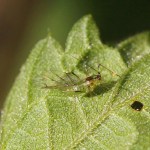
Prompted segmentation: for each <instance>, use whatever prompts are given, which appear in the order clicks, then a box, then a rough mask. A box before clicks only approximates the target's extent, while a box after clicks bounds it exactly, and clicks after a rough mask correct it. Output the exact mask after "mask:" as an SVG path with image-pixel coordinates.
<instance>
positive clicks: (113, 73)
mask: <svg viewBox="0 0 150 150" xmlns="http://www.w3.org/2000/svg"><path fill="white" fill-rule="evenodd" d="M100 66H102V67H103V68H105V69H106V70H108V71H110V72H111V73H112V75H113V76H115V75H116V76H118V77H120V78H121V76H120V75H118V74H117V73H116V72H114V71H112V70H110V69H108V68H107V67H105V66H104V65H102V64H99V65H98V68H99V67H100Z"/></svg>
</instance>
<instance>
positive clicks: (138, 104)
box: [131, 101, 144, 111]
mask: <svg viewBox="0 0 150 150" xmlns="http://www.w3.org/2000/svg"><path fill="white" fill-rule="evenodd" d="M143 106H144V105H143V104H142V103H141V102H139V101H134V102H133V103H132V104H131V107H132V108H133V109H134V110H136V111H141V110H142V108H143Z"/></svg>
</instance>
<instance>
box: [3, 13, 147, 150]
mask: <svg viewBox="0 0 150 150" xmlns="http://www.w3.org/2000/svg"><path fill="white" fill-rule="evenodd" d="M139 42H140V40H139ZM129 43H130V42H129ZM135 44H136V45H138V42H137V43H135ZM124 47H125V46H124ZM135 47H136V46H135ZM119 50H120V51H121V49H119ZM134 51H136V49H135V50H134ZM121 55H122V52H121ZM121 55H120V53H119V51H118V50H117V49H115V48H112V47H108V46H106V45H103V44H102V43H101V42H100V41H99V38H98V29H97V27H96V25H95V23H94V21H93V19H92V17H91V16H90V15H88V16H85V17H83V18H82V19H81V20H79V21H78V22H77V23H76V24H75V25H74V27H73V29H72V30H71V32H70V34H69V37H68V40H67V45H66V51H63V50H62V48H61V46H60V45H59V44H58V43H57V42H56V41H55V40H54V39H52V38H51V37H50V36H48V37H47V38H46V39H44V40H42V41H41V42H39V44H37V46H36V47H35V49H34V50H33V51H32V53H31V54H30V56H29V58H28V60H27V62H26V63H25V65H24V66H23V67H22V69H21V73H20V75H19V76H18V78H17V79H16V81H15V83H14V86H13V88H12V90H11V92H10V94H9V96H8V98H7V101H6V104H5V108H4V112H3V116H2V121H1V149H2V150H5V149H8V150H15V149H17V150H24V149H33V150H34V149H35V150H38V149H39V150H41V149H42V150H44V149H55V150H57V149H58V150H61V149H67V150H70V149H87V150H88V149H89V150H91V149H94V150H97V149H108V150H109V149H110V150H112V149H119V150H124V149H135V150H136V149H141V150H142V149H148V148H150V144H149V137H150V135H149V132H148V131H149V126H150V117H149V112H150V109H149V107H150V102H149V99H150V92H149V91H150V87H149V85H150V83H149V82H150V76H149V74H150V55H148V54H147V55H146V53H145V56H144V57H143V58H142V59H141V60H140V61H137V62H136V63H135V64H133V65H131V66H130V68H129V69H128V68H127V67H126V64H125V63H126V61H125V63H124V60H125V58H124V57H123V59H122V57H121ZM98 64H100V68H98ZM102 65H103V66H105V67H107V68H108V69H110V70H112V71H113V74H115V73H116V74H117V75H119V76H121V77H118V76H117V75H116V76H114V77H113V74H112V72H111V71H109V70H107V69H106V68H104V67H102ZM92 68H94V69H96V70H98V71H100V73H101V76H102V81H101V84H99V85H98V86H96V87H95V88H94V91H89V92H87V93H84V92H83V93H78V92H74V91H72V92H71V91H64V89H60V88H51V89H43V88H42V87H41V84H40V78H42V77H43V76H44V75H45V74H46V76H47V77H48V78H49V79H50V80H49V81H44V83H45V84H46V85H48V86H49V85H52V84H53V81H52V80H56V83H57V82H58V83H60V81H61V78H65V77H67V75H66V74H65V72H70V71H73V72H74V73H76V75H77V76H79V78H80V79H81V80H84V79H85V78H86V77H87V76H90V75H93V74H97V73H98V72H97V71H95V70H94V69H92ZM58 76H59V77H58ZM51 79H52V80H51ZM80 79H79V80H80ZM42 83H43V82H42ZM44 83H43V84H44ZM56 83H55V84H56ZM43 86H44V85H43ZM68 88H69V87H68ZM85 88H87V89H88V87H85ZM135 100H136V101H140V102H141V103H143V105H144V108H143V109H142V110H141V111H136V110H134V109H132V108H131V106H130V105H131V104H132V103H133V102H134V101H135Z"/></svg>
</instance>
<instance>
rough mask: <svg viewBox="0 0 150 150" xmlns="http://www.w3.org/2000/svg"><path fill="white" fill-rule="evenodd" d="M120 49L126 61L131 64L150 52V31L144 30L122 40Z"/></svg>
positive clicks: (119, 45)
mask: <svg viewBox="0 0 150 150" xmlns="http://www.w3.org/2000/svg"><path fill="white" fill-rule="evenodd" d="M118 49H119V51H120V53H121V55H122V57H123V59H124V61H125V63H126V64H128V65H131V64H132V63H134V62H136V61H138V60H139V59H140V58H142V57H143V56H144V55H146V54H149V53H150V32H143V33H141V34H138V35H135V36H133V37H131V38H129V39H127V40H125V41H123V42H121V43H120V44H118Z"/></svg>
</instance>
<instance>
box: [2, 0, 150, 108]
mask: <svg viewBox="0 0 150 150" xmlns="http://www.w3.org/2000/svg"><path fill="white" fill-rule="evenodd" d="M86 14H92V15H93V17H94V19H95V21H96V23H97V25H98V27H99V30H100V35H101V39H102V41H103V42H104V43H111V44H112V43H116V42H119V41H121V40H123V39H125V38H127V37H129V36H132V35H134V34H136V33H140V32H142V31H145V30H149V29H150V1H149V0H132V1H131V0H124V1H121V0H109V1H108V0H99V1H96V0H89V1H87V0H75V1H72V0H42V1H40V0H13V1H0V108H2V104H3V102H4V100H5V98H6V96H7V94H8V92H9V90H10V87H11V86H12V84H13V81H14V79H15V76H16V75H17V74H18V73H19V68H20V67H21V65H22V64H23V63H24V62H25V60H26V58H27V56H28V54H29V53H30V51H31V49H32V48H33V46H34V45H35V44H36V43H37V41H39V40H40V39H42V38H44V37H45V36H46V35H47V33H48V30H49V31H50V32H51V34H52V36H53V37H54V38H55V39H56V40H58V41H59V42H60V44H61V45H62V46H63V47H64V46H65V41H66V37H67V34H68V32H69V31H70V29H71V27H72V25H73V24H74V23H75V22H76V21H77V20H78V19H80V18H81V17H82V16H83V15H86Z"/></svg>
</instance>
